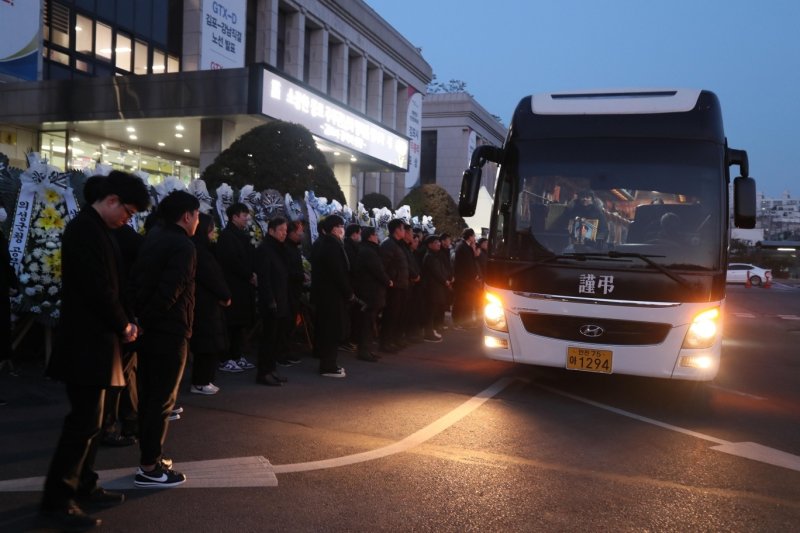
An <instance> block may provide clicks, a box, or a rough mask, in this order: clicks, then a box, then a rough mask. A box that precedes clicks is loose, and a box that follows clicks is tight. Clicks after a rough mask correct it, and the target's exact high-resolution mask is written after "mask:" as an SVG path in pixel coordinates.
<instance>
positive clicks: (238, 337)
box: [219, 325, 247, 363]
mask: <svg viewBox="0 0 800 533" xmlns="http://www.w3.org/2000/svg"><path fill="white" fill-rule="evenodd" d="M245 329H247V328H245V327H244V326H238V325H235V326H231V325H228V342H229V343H230V349H229V352H228V353H221V354H220V358H219V360H220V362H221V363H224V362H225V361H227V360H228V359H233V360H234V361H238V360H239V358H240V357H241V356H242V355H244V332H245Z"/></svg>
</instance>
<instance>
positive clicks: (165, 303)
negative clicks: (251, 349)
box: [131, 224, 197, 339]
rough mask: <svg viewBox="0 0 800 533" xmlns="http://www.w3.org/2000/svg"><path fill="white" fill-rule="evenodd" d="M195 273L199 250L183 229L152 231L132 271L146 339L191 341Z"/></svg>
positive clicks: (169, 226) (170, 227)
mask: <svg viewBox="0 0 800 533" xmlns="http://www.w3.org/2000/svg"><path fill="white" fill-rule="evenodd" d="M196 272H197V250H196V249H195V246H194V243H193V242H192V241H191V239H189V236H188V235H187V234H186V231H185V230H184V229H183V228H182V227H181V226H178V225H177V224H164V225H163V226H156V227H154V228H153V229H151V230H150V233H148V234H147V237H145V240H144V243H142V247H141V250H140V251H139V258H138V259H137V260H136V263H135V264H134V265H133V268H132V269H131V281H132V284H133V287H134V290H135V294H136V296H135V302H136V303H135V311H136V317H137V318H138V319H139V322H140V324H141V326H142V328H143V332H142V335H143V336H148V335H149V336H150V338H151V339H152V338H156V337H162V336H166V337H170V338H175V337H179V338H184V339H189V338H191V336H192V325H193V323H194V296H195V278H196Z"/></svg>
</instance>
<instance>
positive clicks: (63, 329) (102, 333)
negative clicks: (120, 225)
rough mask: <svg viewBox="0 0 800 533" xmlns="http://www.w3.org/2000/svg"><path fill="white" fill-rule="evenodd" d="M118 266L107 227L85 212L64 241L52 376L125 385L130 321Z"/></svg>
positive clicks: (89, 211)
mask: <svg viewBox="0 0 800 533" xmlns="http://www.w3.org/2000/svg"><path fill="white" fill-rule="evenodd" d="M120 261H121V257H120V253H119V249H118V247H117V244H116V241H115V240H114V238H113V237H112V235H111V233H110V231H109V228H108V226H106V224H105V222H103V219H102V218H100V215H99V214H98V212H97V211H95V210H94V208H92V207H91V206H86V207H85V208H83V209H82V210H81V211H80V212H79V213H78V215H77V216H76V217H75V218H74V219H72V220H71V221H70V222H69V223H68V224H67V227H66V229H65V230H64V235H63V236H62V238H61V272H62V273H61V280H62V290H61V319H60V322H59V325H58V328H57V330H56V342H55V344H54V350H53V354H52V356H51V358H50V365H49V367H48V375H49V376H51V377H53V378H55V379H58V380H61V381H65V382H67V383H72V384H75V385H86V386H97V387H109V386H121V385H124V384H125V380H124V377H123V375H122V360H121V351H122V336H123V333H124V331H125V327H126V326H127V325H128V322H130V319H131V317H130V316H129V314H128V313H127V311H126V310H125V308H124V306H123V303H122V297H121V287H120V278H119V273H120Z"/></svg>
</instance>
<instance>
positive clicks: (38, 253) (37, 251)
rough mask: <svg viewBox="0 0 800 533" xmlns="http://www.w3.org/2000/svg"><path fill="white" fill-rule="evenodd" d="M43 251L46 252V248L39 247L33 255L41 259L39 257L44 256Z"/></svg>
mask: <svg viewBox="0 0 800 533" xmlns="http://www.w3.org/2000/svg"><path fill="white" fill-rule="evenodd" d="M43 253H44V250H42V249H41V248H37V249H35V250H34V251H33V252H31V255H32V256H33V257H35V258H36V259H39V258H41V257H42V254H43Z"/></svg>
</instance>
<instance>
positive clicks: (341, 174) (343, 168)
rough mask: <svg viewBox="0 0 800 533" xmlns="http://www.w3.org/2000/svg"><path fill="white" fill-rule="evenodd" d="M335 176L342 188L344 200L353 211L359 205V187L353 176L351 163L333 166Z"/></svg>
mask: <svg viewBox="0 0 800 533" xmlns="http://www.w3.org/2000/svg"><path fill="white" fill-rule="evenodd" d="M333 175H334V176H336V181H337V182H339V187H341V188H342V192H343V193H344V199H345V201H346V202H347V205H349V206H350V208H351V209H354V208H355V207H356V206H357V205H358V200H359V199H358V187H357V184H356V180H355V177H354V176H353V165H351V164H350V163H336V164H335V165H333Z"/></svg>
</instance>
